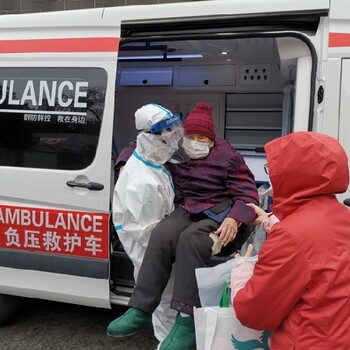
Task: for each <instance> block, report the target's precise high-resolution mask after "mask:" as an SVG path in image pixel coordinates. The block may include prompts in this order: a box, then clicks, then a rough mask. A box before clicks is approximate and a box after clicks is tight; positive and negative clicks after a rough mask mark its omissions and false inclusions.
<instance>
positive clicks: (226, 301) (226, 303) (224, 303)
mask: <svg viewBox="0 0 350 350" xmlns="http://www.w3.org/2000/svg"><path fill="white" fill-rule="evenodd" d="M219 306H220V307H230V306H232V301H231V284H230V282H225V286H224V290H223V292H222V296H221V300H220V305H219Z"/></svg>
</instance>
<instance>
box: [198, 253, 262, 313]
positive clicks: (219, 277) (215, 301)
mask: <svg viewBox="0 0 350 350" xmlns="http://www.w3.org/2000/svg"><path fill="white" fill-rule="evenodd" d="M249 259H250V260H251V261H252V262H253V263H255V262H256V261H257V259H258V257H257V256H255V257H252V258H249ZM238 262H239V259H230V260H228V261H226V262H224V263H222V264H219V265H216V266H214V267H202V268H199V269H196V270H195V273H196V279H197V286H198V293H199V299H200V301H201V306H202V307H207V306H218V305H219V304H220V299H221V296H222V292H223V290H224V287H225V283H226V282H227V281H229V280H230V279H231V271H232V269H233V268H234V266H235V265H236V264H237V263H238Z"/></svg>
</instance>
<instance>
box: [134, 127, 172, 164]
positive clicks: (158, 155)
mask: <svg viewBox="0 0 350 350" xmlns="http://www.w3.org/2000/svg"><path fill="white" fill-rule="evenodd" d="M136 149H137V151H138V153H139V154H140V156H141V157H142V159H144V160H147V161H148V162H151V163H154V164H164V163H166V162H167V161H168V160H169V159H170V158H171V156H172V155H173V154H174V151H173V150H172V149H171V148H170V147H169V146H168V145H167V144H166V143H165V142H164V141H163V140H162V138H161V136H159V135H152V134H148V133H144V132H143V133H141V134H139V135H138V136H137V147H136Z"/></svg>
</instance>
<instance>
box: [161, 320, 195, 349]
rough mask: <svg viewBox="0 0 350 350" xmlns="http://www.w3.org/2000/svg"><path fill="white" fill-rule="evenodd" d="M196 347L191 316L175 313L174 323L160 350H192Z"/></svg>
mask: <svg viewBox="0 0 350 350" xmlns="http://www.w3.org/2000/svg"><path fill="white" fill-rule="evenodd" d="M195 348H196V334H195V329H194V321H193V317H192V316H188V317H182V316H181V315H180V314H177V316H176V320H175V324H174V326H173V327H172V328H171V330H170V333H169V334H168V336H167V337H166V338H165V339H164V340H163V342H162V344H161V346H160V350H192V349H195Z"/></svg>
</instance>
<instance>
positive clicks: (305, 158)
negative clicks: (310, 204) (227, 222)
mask: <svg viewBox="0 0 350 350" xmlns="http://www.w3.org/2000/svg"><path fill="white" fill-rule="evenodd" d="M264 148H265V152H266V156H267V164H268V167H269V175H270V180H271V183H272V187H273V206H272V207H273V212H274V213H275V215H276V216H277V217H278V218H279V219H280V220H282V219H283V218H284V217H286V216H288V215H289V214H290V213H292V212H293V211H295V210H296V209H297V208H299V207H300V205H302V204H303V202H305V201H307V200H310V199H311V198H312V197H315V196H322V195H334V194H335V193H342V192H345V191H346V190H347V188H348V184H349V166H348V158H347V156H346V153H345V151H344V149H343V148H342V146H341V145H340V144H339V142H338V141H337V140H336V139H334V138H332V137H330V136H327V135H324V134H321V133H316V132H307V131H300V132H295V133H292V134H289V135H287V136H283V137H280V138H277V139H275V140H273V141H270V142H268V143H267V144H266V145H265V147H264Z"/></svg>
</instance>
